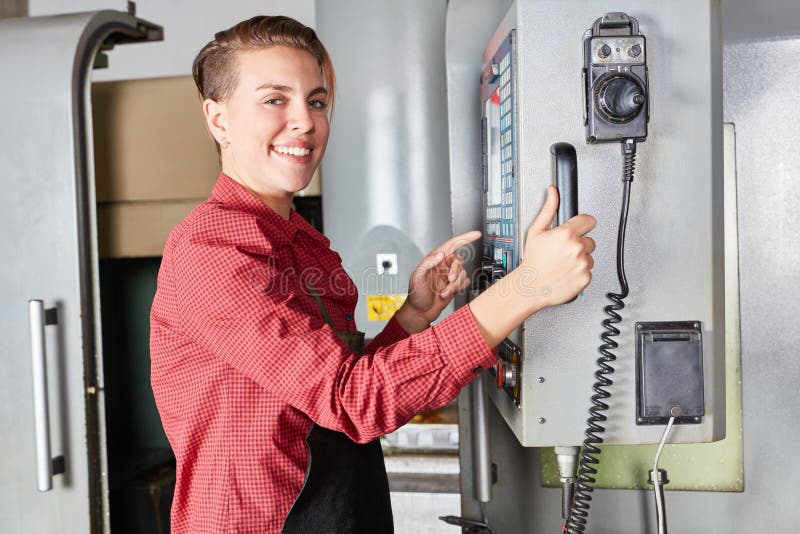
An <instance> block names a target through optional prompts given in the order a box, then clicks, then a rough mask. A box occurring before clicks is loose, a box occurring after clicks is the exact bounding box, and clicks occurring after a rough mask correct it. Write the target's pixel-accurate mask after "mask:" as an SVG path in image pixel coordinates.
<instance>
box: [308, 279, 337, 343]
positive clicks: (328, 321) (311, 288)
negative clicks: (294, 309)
mask: <svg viewBox="0 0 800 534" xmlns="http://www.w3.org/2000/svg"><path fill="white" fill-rule="evenodd" d="M306 287H307V288H308V292H309V293H310V294H311V296H312V297H313V298H314V301H315V302H316V303H317V307H318V308H319V313H320V314H321V315H322V320H323V321H325V324H327V325H328V326H330V327H331V330H334V328H333V321H331V316H330V315H328V310H326V309H325V305H324V304H323V303H322V299H321V298H320V296H319V293H317V290H316V289H314V286H312V285H311V282H309V281H308V280H306ZM334 331H335V330H334Z"/></svg>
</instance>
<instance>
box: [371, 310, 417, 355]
mask: <svg viewBox="0 0 800 534" xmlns="http://www.w3.org/2000/svg"><path fill="white" fill-rule="evenodd" d="M407 337H408V332H406V331H405V329H404V328H403V327H402V326H400V323H398V322H397V319H395V318H394V317H392V318H391V319H389V322H388V323H386V326H385V327H383V330H381V332H380V333H379V334H378V335H377V336H375V338H374V339H373V340H372V341H370V343H369V345H367V346H366V348H365V349H364V353H365V354H373V353H374V352H375V351H376V350H378V349H380V348H382V347H388V346H389V345H394V344H395V343H397V342H398V341H402V340H404V339H405V338H407Z"/></svg>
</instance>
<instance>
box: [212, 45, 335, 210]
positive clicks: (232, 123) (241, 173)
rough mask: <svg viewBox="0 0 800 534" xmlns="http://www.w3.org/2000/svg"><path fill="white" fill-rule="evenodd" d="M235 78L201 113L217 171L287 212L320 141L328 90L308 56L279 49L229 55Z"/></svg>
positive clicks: (316, 158)
mask: <svg viewBox="0 0 800 534" xmlns="http://www.w3.org/2000/svg"><path fill="white" fill-rule="evenodd" d="M236 59H237V67H238V69H237V70H238V74H239V76H238V83H237V85H236V89H235V90H234V91H233V93H232V94H231V96H230V97H229V98H227V99H226V100H225V101H222V102H216V101H214V100H211V99H206V100H205V101H204V102H203V111H204V113H205V116H206V122H207V124H208V128H209V130H210V131H211V134H212V135H213V136H214V138H215V139H216V140H217V142H219V143H220V145H221V147H222V148H221V159H222V172H224V173H225V174H227V175H228V176H230V177H231V178H233V179H234V180H236V181H237V182H239V183H240V184H242V185H243V186H245V187H246V188H248V189H249V190H251V191H252V192H253V193H254V194H256V195H257V196H258V197H259V198H260V199H261V200H262V201H263V202H264V203H265V204H267V205H268V206H270V207H271V208H272V209H274V210H275V211H277V212H278V213H279V214H281V215H283V216H284V217H285V218H288V217H289V210H290V207H291V199H292V194H293V193H294V192H296V191H299V190H301V189H303V188H305V187H306V186H307V185H308V183H309V182H310V181H311V176H312V175H313V174H314V170H315V169H316V168H317V166H318V165H319V163H320V161H321V160H322V156H323V154H324V153H325V147H326V145H327V142H328V132H329V123H328V93H327V91H326V89H325V87H324V85H325V84H324V82H323V78H322V74H321V72H320V69H319V67H318V66H317V63H316V61H315V60H314V58H313V56H312V55H311V54H309V53H308V52H306V51H304V50H298V49H295V48H289V47H285V46H273V47H270V48H261V49H257V50H250V51H246V52H239V53H238V54H237V58H236Z"/></svg>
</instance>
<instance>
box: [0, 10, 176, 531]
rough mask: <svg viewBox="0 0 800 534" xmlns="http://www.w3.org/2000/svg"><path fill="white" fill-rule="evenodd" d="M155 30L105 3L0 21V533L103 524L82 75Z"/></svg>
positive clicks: (89, 166) (86, 79)
mask: <svg viewBox="0 0 800 534" xmlns="http://www.w3.org/2000/svg"><path fill="white" fill-rule="evenodd" d="M158 39H161V28H159V27H157V26H154V25H152V24H150V23H147V22H145V21H142V20H140V19H137V18H136V17H135V16H133V15H132V14H128V13H122V12H117V11H99V12H92V13H78V14H74V15H63V16H52V17H34V18H20V19H7V20H3V21H0V50H2V52H0V73H2V74H1V75H0V76H1V78H0V101H2V102H3V108H4V112H3V121H2V124H3V126H2V127H0V147H2V148H0V186H1V189H0V190H2V194H3V198H4V206H3V208H2V209H0V302H1V303H2V309H1V310H0V339H2V340H3V341H2V347H3V350H2V365H1V366H0V368H2V371H0V428H1V429H2V431H1V433H0V466H2V475H1V476H0V532H4V533H25V534H36V533H47V534H49V533H53V532H75V533H86V532H103V531H107V530H108V521H107V520H106V518H107V515H108V504H107V503H108V499H107V479H106V468H105V451H104V447H103V443H104V442H105V437H104V432H103V429H104V419H103V414H102V407H103V404H104V401H103V397H102V392H103V384H102V369H101V365H102V359H101V354H100V347H101V344H100V339H99V333H100V325H99V316H100V315H99V304H98V291H97V280H98V276H97V246H96V241H97V240H96V231H95V209H94V206H95V201H94V176H93V159H92V158H93V155H92V146H91V139H92V136H91V103H90V100H89V96H88V87H89V83H90V72H91V68H92V66H93V65H94V64H95V61H96V60H97V59H96V57H97V56H98V51H99V49H100V46H101V45H103V44H104V43H105V44H115V43H125V42H133V41H146V40H158ZM103 59H104V57H103V56H102V55H101V56H100V60H101V61H102V60H103ZM50 309H52V310H54V311H46V310H50ZM45 323H47V324H45ZM37 357H38V359H37ZM34 375H35V377H34ZM34 396H35V397H36V402H35V401H34ZM48 408H49V421H48ZM48 449H49V450H48ZM53 458H56V460H55V461H53V460H52V459H53ZM62 470H63V473H61V474H55V473H58V472H59V471H62ZM50 471H54V473H51V472H50ZM51 475H53V476H51Z"/></svg>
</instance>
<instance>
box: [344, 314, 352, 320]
mask: <svg viewBox="0 0 800 534" xmlns="http://www.w3.org/2000/svg"><path fill="white" fill-rule="evenodd" d="M344 320H345V321H352V320H353V314H352V313H345V314H344Z"/></svg>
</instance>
